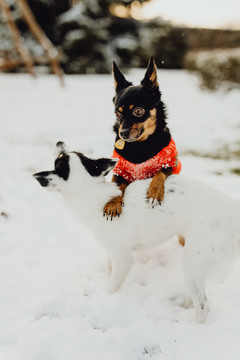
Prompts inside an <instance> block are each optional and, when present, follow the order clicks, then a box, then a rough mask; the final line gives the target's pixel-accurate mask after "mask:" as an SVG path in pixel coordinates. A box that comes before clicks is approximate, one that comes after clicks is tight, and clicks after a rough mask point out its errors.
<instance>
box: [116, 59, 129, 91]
mask: <svg viewBox="0 0 240 360" xmlns="http://www.w3.org/2000/svg"><path fill="white" fill-rule="evenodd" d="M112 73H113V78H114V84H115V90H116V91H117V92H118V91H119V90H122V89H125V88H127V87H128V86H131V85H132V83H130V82H129V81H127V80H126V79H125V77H124V75H123V74H122V73H121V71H120V70H119V68H118V67H117V64H116V63H115V62H114V61H113V67H112Z"/></svg>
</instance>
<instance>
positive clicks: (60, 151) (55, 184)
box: [33, 141, 117, 191]
mask: <svg viewBox="0 0 240 360" xmlns="http://www.w3.org/2000/svg"><path fill="white" fill-rule="evenodd" d="M56 147H57V155H58V156H57V158H56V160H55V165H54V170H51V171H41V172H38V173H36V174H34V175H33V176H34V178H35V179H36V180H37V181H38V182H39V183H40V185H41V186H43V187H46V188H47V189H48V190H52V191H61V190H62V189H63V187H64V186H66V183H67V182H69V180H70V179H71V178H73V177H74V180H77V182H78V185H80V183H81V181H83V179H86V178H87V179H89V176H90V177H93V178H98V177H99V176H105V175H107V174H108V173H109V171H111V170H112V169H113V168H114V167H115V165H116V162H117V160H115V159H108V158H101V159H97V160H93V159H90V158H88V157H86V156H84V155H83V154H82V153H79V152H75V151H73V152H70V151H69V150H68V148H67V147H66V145H65V144H64V142H62V141H59V142H58V143H57V144H56Z"/></svg>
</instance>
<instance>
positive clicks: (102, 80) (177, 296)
mask: <svg viewBox="0 0 240 360" xmlns="http://www.w3.org/2000/svg"><path fill="white" fill-rule="evenodd" d="M143 75H144V74H143V71H140V70H133V71H131V72H130V73H129V74H128V76H127V78H128V79H129V80H130V81H134V82H135V83H137V82H139V80H140V79H141V78H142V77H143ZM159 83H160V87H161V90H162V93H163V100H164V101H165V102H166V104H167V108H168V114H169V127H170V129H171V131H172V134H173V138H174V140H175V142H176V144H177V147H178V150H179V157H180V159H181V163H182V167H183V170H182V172H183V173H184V174H186V175H191V176H193V177H196V178H198V179H199V180H201V181H203V182H207V183H209V184H211V185H212V186H214V187H216V188H218V189H220V190H222V191H223V192H225V193H227V194H228V195H229V196H231V197H234V198H236V199H237V200H239V201H240V179H239V177H238V176H237V175H234V174H232V173H231V172H230V170H231V169H232V168H234V167H239V159H237V158H233V157H231V156H230V158H226V160H224V159H221V158H218V159H215V160H214V159H213V158H211V157H210V156H208V157H206V156H205V155H206V154H216V153H217V154H219V152H220V151H221V149H223V148H227V149H232V148H234V149H235V148H238V147H239V136H240V126H239V124H240V113H239V91H237V90H234V91H231V92H229V93H223V92H217V93H208V92H202V91H201V90H200V89H199V87H198V83H197V80H196V78H194V77H193V76H192V75H190V74H188V73H186V72H183V71H168V70H160V71H159ZM113 93H114V89H113V81H112V78H111V76H107V75H106V76H103V75H94V76H92V75H88V76H84V75H83V76H67V77H66V87H65V88H61V87H60V85H59V83H58V80H57V79H56V78H55V77H53V76H41V77H39V78H38V79H37V80H33V79H31V78H30V77H29V76H28V75H7V74H1V75H0V98H1V132H0V140H1V141H0V163H1V177H0V184H1V186H0V213H2V214H1V216H0V239H1V240H0V289H1V293H0V318H1V321H0V358H1V359H4V360H13V359H14V360H22V359H24V360H65V359H68V360H76V359H84V360H96V359H98V360H110V359H111V360H148V359H151V360H157V359H164V360H174V359H177V360H188V359H189V360H193V359H194V360H198V359H199V360H200V359H201V360H202V359H205V360H212V359H215V358H216V359H218V360H223V359H224V360H225V359H226V357H228V358H229V359H231V360H235V359H236V360H238V359H239V353H240V342H239V334H240V322H239V318H240V296H239V295H240V282H239V276H238V274H239V270H240V263H238V264H237V265H236V267H235V269H234V271H233V272H232V273H231V274H230V276H229V278H228V279H227V281H226V282H225V283H224V284H214V283H213V284H212V283H209V284H208V286H207V294H208V298H209V303H210V314H209V316H208V318H207V321H206V323H205V324H203V325H199V324H197V323H195V322H194V310H193V308H192V307H189V306H187V305H189V304H188V293H187V289H186V287H185V284H184V281H183V277H182V274H181V254H182V248H181V246H180V245H179V244H178V242H177V240H176V238H173V239H171V240H170V241H169V243H168V244H166V245H164V246H162V247H161V248H159V249H157V250H155V251H153V252H152V253H147V254H146V253H143V254H138V255H137V256H136V263H135V265H134V266H133V269H132V270H131V273H130V274H129V277H128V278H127V280H126V281H125V283H124V285H123V286H122V288H121V289H120V291H118V292H117V293H115V294H108V293H106V291H105V286H106V283H107V274H106V271H105V260H106V254H105V253H104V251H103V249H102V248H101V247H100V245H99V244H98V243H97V242H96V241H95V239H94V238H93V235H92V234H91V233H89V232H88V231H87V230H85V228H83V227H82V226H81V225H80V224H79V223H78V222H77V221H76V219H75V218H74V216H73V215H72V214H71V213H70V212H69V211H68V209H66V208H65V207H64V205H63V204H62V202H61V198H60V196H59V194H55V193H49V192H47V191H43V189H42V188H40V186H39V184H38V183H37V182H36V180H34V179H33V177H32V174H33V173H34V172H36V171H42V170H47V169H49V170H51V169H52V168H53V161H54V146H55V143H56V142H57V141H59V140H63V141H65V142H66V144H67V145H68V146H69V147H70V148H71V149H73V150H79V151H82V152H83V153H85V154H86V155H89V156H92V157H99V156H110V155H111V152H112V147H113V143H114V134H113V132H112V124H113V121H114V116H113V105H112V97H113ZM199 153H200V155H202V156H194V154H199ZM220 174H221V175H220ZM206 206H207V204H206ZM4 214H5V215H4ZM146 226H147V224H146ZM113 241H114V239H113Z"/></svg>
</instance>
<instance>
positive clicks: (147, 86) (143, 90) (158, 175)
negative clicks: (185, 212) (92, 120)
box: [103, 57, 181, 219]
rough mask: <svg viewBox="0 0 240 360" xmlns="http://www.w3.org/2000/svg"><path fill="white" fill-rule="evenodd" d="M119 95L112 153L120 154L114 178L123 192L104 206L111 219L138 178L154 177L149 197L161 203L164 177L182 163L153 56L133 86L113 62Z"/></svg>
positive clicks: (116, 104) (154, 201) (115, 155)
mask: <svg viewBox="0 0 240 360" xmlns="http://www.w3.org/2000/svg"><path fill="white" fill-rule="evenodd" d="M113 76H114V81H115V90H116V95H115V97H114V99H113V102H114V105H115V114H116V118H117V120H116V123H115V125H114V131H115V132H116V142H115V148H114V152H113V157H114V158H118V159H119V160H118V163H117V165H116V167H115V168H114V170H113V172H114V175H113V180H112V181H114V182H116V183H117V184H118V186H119V187H120V189H121V190H122V196H118V197H115V198H113V199H111V200H110V201H109V202H108V203H107V204H106V205H105V207H104V210H103V212H104V215H105V216H106V217H107V219H108V217H110V218H111V219H112V218H113V217H115V216H119V215H120V214H121V212H122V209H121V208H122V205H123V195H124V191H125V189H126V187H127V185H128V184H130V183H131V182H133V181H134V180H138V179H146V178H152V181H151V183H150V186H149V189H148V191H147V198H148V199H149V200H150V201H151V203H152V206H154V205H155V204H158V203H161V201H162V200H163V196H164V181H165V179H166V177H167V176H169V175H171V174H172V173H175V174H176V173H179V172H180V170H181V164H180V162H179V161H178V157H177V150H176V146H175V143H174V141H173V139H172V138H171V134H170V131H169V129H168V127H167V123H166V111H165V105H164V104H163V102H162V101H161V93H160V91H159V85H158V81H157V67H156V64H155V62H154V60H153V58H152V57H151V59H150V61H149V64H148V67H147V70H146V73H145V76H144V79H143V80H142V81H141V84H140V85H138V86H133V85H132V83H130V82H128V81H127V80H126V79H125V77H124V75H123V74H122V73H121V71H120V70H119V68H118V67H117V65H116V64H115V62H113Z"/></svg>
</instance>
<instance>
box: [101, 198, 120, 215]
mask: <svg viewBox="0 0 240 360" xmlns="http://www.w3.org/2000/svg"><path fill="white" fill-rule="evenodd" d="M122 205H123V199H122V196H116V197H114V198H112V199H111V200H110V201H109V202H108V203H107V204H106V205H105V206H104V208H103V216H106V219H107V220H108V218H110V219H111V220H112V219H113V218H114V217H116V216H118V217H119V216H120V215H121V213H122Z"/></svg>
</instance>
